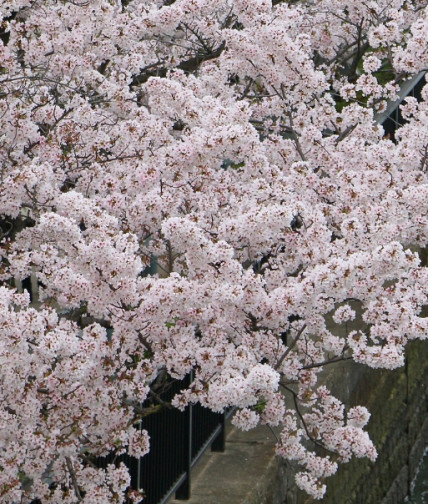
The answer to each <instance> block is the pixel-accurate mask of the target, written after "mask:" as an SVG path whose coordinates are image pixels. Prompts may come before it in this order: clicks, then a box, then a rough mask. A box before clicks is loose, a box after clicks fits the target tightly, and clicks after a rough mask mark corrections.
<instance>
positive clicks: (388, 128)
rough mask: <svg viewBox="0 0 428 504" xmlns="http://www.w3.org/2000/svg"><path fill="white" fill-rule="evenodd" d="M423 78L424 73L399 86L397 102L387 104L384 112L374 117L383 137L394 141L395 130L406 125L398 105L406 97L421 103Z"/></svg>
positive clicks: (424, 82)
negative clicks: (380, 127)
mask: <svg viewBox="0 0 428 504" xmlns="http://www.w3.org/2000/svg"><path fill="white" fill-rule="evenodd" d="M424 77H425V72H420V73H419V74H417V75H415V76H414V77H413V78H411V79H409V80H408V81H406V82H404V84H403V85H402V86H401V89H400V92H399V97H398V98H397V100H395V101H394V102H391V103H389V104H388V106H387V108H386V110H385V111H384V112H383V113H382V114H379V115H378V116H377V117H376V120H377V122H378V123H379V124H382V126H383V129H384V131H385V135H387V136H388V137H389V138H390V139H391V140H392V141H395V132H396V131H397V129H398V128H399V127H400V126H402V125H403V124H405V123H406V121H405V119H404V118H403V116H402V114H401V110H400V105H401V104H402V103H403V100H404V99H405V98H407V97H408V96H412V97H413V98H416V99H417V100H418V101H421V91H422V88H423V87H424V85H425V84H426V81H425V78H424Z"/></svg>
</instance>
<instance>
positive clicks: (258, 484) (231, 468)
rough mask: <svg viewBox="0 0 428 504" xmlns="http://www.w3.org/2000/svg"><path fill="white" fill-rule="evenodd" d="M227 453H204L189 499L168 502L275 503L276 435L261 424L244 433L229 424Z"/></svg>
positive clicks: (276, 485) (218, 503) (178, 503)
mask: <svg viewBox="0 0 428 504" xmlns="http://www.w3.org/2000/svg"><path fill="white" fill-rule="evenodd" d="M227 432H228V434H227V438H226V450H225V452H224V453H218V452H211V451H210V450H209V449H208V450H207V451H206V452H205V453H204V455H203V456H202V457H201V459H200V460H199V461H198V463H197V464H196V465H195V467H194V468H193V471H192V476H191V477H192V485H191V489H192V495H191V498H190V500H187V501H183V500H175V499H174V500H170V501H169V502H168V504H273V503H274V502H275V501H276V499H275V497H274V495H273V493H274V491H275V490H276V488H275V487H278V484H277V480H278V473H279V464H278V459H277V458H276V457H275V451H274V446H275V442H276V441H275V437H274V435H273V433H272V432H271V431H270V430H269V429H268V428H267V427H266V426H260V427H258V428H257V429H254V430H252V431H249V432H242V431H240V430H238V429H236V428H234V427H233V426H232V425H231V424H230V423H228V425H227Z"/></svg>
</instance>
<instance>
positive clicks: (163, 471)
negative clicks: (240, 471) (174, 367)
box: [96, 377, 228, 504]
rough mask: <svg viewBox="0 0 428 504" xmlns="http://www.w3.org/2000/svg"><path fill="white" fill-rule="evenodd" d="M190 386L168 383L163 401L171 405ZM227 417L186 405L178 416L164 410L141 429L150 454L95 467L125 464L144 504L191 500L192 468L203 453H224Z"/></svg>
mask: <svg viewBox="0 0 428 504" xmlns="http://www.w3.org/2000/svg"><path fill="white" fill-rule="evenodd" d="M188 384H189V377H187V378H185V379H184V380H182V381H174V382H171V384H170V386H169V388H168V390H167V391H166V392H164V393H163V394H161V398H162V401H165V402H168V401H170V400H171V399H172V398H173V397H174V395H175V394H177V393H178V392H180V390H182V389H183V388H185V387H187V386H188ZM227 416H228V414H227V413H224V414H220V413H213V412H212V411H210V410H209V409H207V408H204V407H202V406H201V405H200V404H195V405H189V406H187V408H186V409H185V411H183V412H181V411H179V410H177V409H175V408H171V409H169V408H166V409H163V410H162V411H160V412H158V413H154V414H152V415H148V416H147V417H145V418H143V420H142V421H141V427H142V428H143V429H146V430H147V431H148V433H149V435H150V452H149V453H148V454H147V455H145V456H144V457H142V458H141V459H139V460H138V459H135V458H133V457H130V456H128V455H126V454H125V455H121V456H120V457H117V458H116V459H115V460H114V457H113V456H107V457H100V458H98V459H97V461H96V464H97V466H98V467H104V468H105V467H107V465H108V464H110V463H112V462H113V460H114V461H115V463H117V464H118V463H120V462H124V463H125V465H126V466H127V467H128V469H129V472H130V475H131V487H132V488H134V489H137V490H140V489H142V490H143V491H144V494H145V498H144V504H164V503H165V502H166V501H167V500H168V499H169V498H170V497H171V496H172V495H173V494H174V493H175V494H176V495H175V496H176V498H177V499H188V498H189V497H190V482H191V468H192V467H193V466H194V465H195V464H196V462H197V461H198V459H199V458H200V456H201V455H202V454H203V453H204V451H205V450H206V449H207V448H208V447H209V446H211V449H212V450H213V451H224V447H225V420H226V417H227Z"/></svg>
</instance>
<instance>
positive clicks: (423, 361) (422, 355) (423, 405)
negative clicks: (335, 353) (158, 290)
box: [275, 341, 428, 504]
mask: <svg viewBox="0 0 428 504" xmlns="http://www.w3.org/2000/svg"><path fill="white" fill-rule="evenodd" d="M334 371H335V372H334V373H332V376H335V377H337V376H340V377H341V379H340V380H337V381H336V382H335V383H334V384H332V385H333V386H332V387H331V388H332V390H333V392H334V393H335V394H337V396H338V397H339V398H340V399H342V400H344V402H345V404H347V405H350V406H352V405H356V404H361V405H364V406H367V408H368V409H369V410H370V412H371V413H372V417H371V419H370V423H369V426H368V431H369V433H370V437H371V439H372V440H373V442H374V443H375V445H376V448H377V450H378V453H379V456H378V459H377V461H376V462H375V463H372V462H370V461H368V460H366V459H355V460H352V461H351V462H350V463H349V464H346V465H343V466H340V467H339V471H338V473H337V474H336V475H335V476H334V477H332V478H329V480H328V490H327V494H326V496H325V498H324V499H323V500H322V502H323V503H325V504H402V503H403V501H404V499H405V497H406V495H408V493H409V489H410V482H411V481H412V480H413V478H414V476H415V473H416V468H417V466H418V464H419V462H420V460H421V458H422V455H423V452H424V449H425V447H426V446H427V444H428V343H427V342H421V341H417V342H412V343H411V344H409V345H408V349H407V360H406V365H405V367H404V368H401V369H397V370H395V371H385V370H373V369H369V368H367V367H363V366H359V365H357V364H354V363H343V364H341V366H340V367H339V368H338V369H335V370H334ZM329 385H331V384H330V383H329ZM291 472H292V468H287V466H286V465H284V464H282V465H280V467H279V468H278V494H280V493H282V498H281V499H280V496H279V495H278V496H277V498H275V503H276V502H281V504H314V503H315V502H319V501H314V500H312V499H310V498H309V497H308V496H307V495H305V494H303V492H300V491H299V490H297V489H296V488H295V487H294V485H293V484H292V483H291V482H292V478H290V474H291ZM281 479H282V480H283V481H284V479H285V481H287V482H288V488H287V490H286V491H285V495H284V487H283V482H282V483H280V481H281Z"/></svg>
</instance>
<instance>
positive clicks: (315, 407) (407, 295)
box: [0, 0, 428, 504]
mask: <svg viewBox="0 0 428 504" xmlns="http://www.w3.org/2000/svg"><path fill="white" fill-rule="evenodd" d="M426 5H427V2H426V1H425V0H377V1H376V2H375V1H367V2H364V1H362V0H354V1H351V2H342V1H339V0H306V1H299V2H295V1H281V0H273V1H268V0H175V1H174V0H122V2H121V1H119V0H86V1H85V0H74V1H72V0H43V1H41V0H2V1H1V3H0V15H1V17H2V19H1V33H0V38H1V43H0V160H1V172H0V176H1V181H0V213H1V220H0V228H1V229H0V231H1V244H0V247H1V248H0V257H1V270H0V274H1V282H2V285H1V287H0V330H1V337H0V364H1V365H0V383H1V387H0V397H1V407H0V453H1V455H0V498H1V501H2V502H7V503H18V502H20V503H28V502H30V501H31V500H32V499H34V498H38V499H40V501H41V502H42V503H43V504H44V503H58V502H63V503H66V504H67V503H70V504H71V503H78V502H81V503H84V504H90V503H100V502H111V503H123V502H125V500H126V499H128V500H129V501H134V502H139V501H140V500H141V498H142V497H141V494H140V493H139V492H137V491H134V490H132V489H130V488H129V481H130V480H129V475H128V473H127V469H126V467H124V466H123V465H119V466H118V467H116V466H115V465H113V464H112V465H109V466H108V467H107V469H100V468H97V467H96V465H94V463H93V462H94V459H95V458H96V457H98V456H103V455H106V454H108V453H112V452H113V453H116V454H121V453H124V452H125V451H126V452H127V453H129V454H130V455H131V456H135V457H140V456H143V455H144V454H145V453H147V452H148V450H149V438H148V435H147V433H146V432H145V431H144V430H143V431H140V430H139V429H138V428H136V427H135V426H136V424H137V423H138V421H139V420H141V419H142V418H143V417H144V416H146V415H147V414H150V413H151V412H152V409H153V407H150V406H146V405H147V404H148V403H147V401H146V402H145V400H146V399H147V398H149V397H150V398H151V399H152V400H153V401H154V402H156V400H160V399H159V394H158V393H157V392H156V391H159V390H161V389H162V384H163V383H164V382H165V380H177V379H181V378H183V377H184V376H185V375H187V374H188V373H190V372H191V371H192V372H193V376H194V380H193V381H192V383H191V384H190V386H189V387H188V388H187V389H185V390H182V391H181V393H180V394H178V395H177V396H176V397H175V398H174V400H173V405H174V406H175V407H177V408H180V409H184V408H185V407H186V405H187V404H189V403H200V404H201V405H203V406H206V407H208V408H210V409H211V410H213V411H216V412H221V411H223V410H224V409H225V408H228V407H235V408H237V411H236V414H235V416H234V420H233V421H234V423H235V424H236V425H237V426H239V427H241V428H243V429H250V428H252V427H254V426H256V425H257V424H259V423H262V424H267V425H270V426H279V425H281V426H282V433H281V436H280V439H279V442H278V445H277V453H278V454H279V455H281V456H283V457H285V458H286V459H289V460H294V461H296V462H297V463H298V464H299V466H300V467H301V472H299V473H298V474H297V476H296V481H297V484H298V485H299V487H301V488H302V489H304V490H306V491H307V492H308V493H309V494H311V495H312V496H314V497H315V498H322V496H323V495H324V492H325V489H326V487H325V484H324V480H325V478H326V477H328V476H330V475H332V474H333V473H335V472H336V470H337V467H338V463H341V462H342V463H343V462H347V461H349V460H350V458H351V457H354V456H356V457H368V458H369V459H371V460H375V458H376V449H375V447H374V445H373V443H372V442H371V440H370V438H369V436H368V434H367V432H366V431H365V430H364V427H365V425H366V424H367V422H368V419H369V416H370V414H369V412H368V411H367V409H366V408H364V407H362V406H358V405H354V406H352V407H350V408H349V409H347V408H345V405H344V404H343V403H342V402H341V401H340V400H339V399H338V398H336V397H334V396H333V395H332V393H331V392H330V391H329V389H328V388H327V386H325V385H320V383H319V382H318V377H319V376H320V374H323V375H324V374H327V373H328V371H329V370H331V371H332V374H331V376H330V378H329V380H332V381H334V380H335V379H340V377H335V376H334V366H331V364H332V363H335V362H338V361H341V360H345V359H353V360H354V361H356V362H358V363H362V364H366V365H368V366H370V367H374V368H378V367H381V368H386V369H394V368H396V367H398V366H401V365H402V364H403V362H404V353H405V347H406V344H407V343H408V342H409V341H411V340H414V339H424V338H426V334H427V330H428V319H427V318H425V317H423V316H422V315H423V314H422V309H423V307H424V305H427V304H428V300H427V296H428V293H427V285H428V270H427V267H426V264H423V262H421V259H420V254H419V252H420V251H421V250H422V249H423V248H424V247H426V246H427V243H428V213H427V210H428V209H427V201H428V178H427V159H428V157H427V155H428V87H427V86H425V87H424V89H423V90H422V99H421V101H420V102H418V101H417V100H415V99H414V98H408V99H407V100H406V101H405V103H404V104H403V106H402V113H403V116H404V117H405V119H406V121H407V122H406V124H405V125H404V126H403V127H402V128H401V129H399V130H398V131H397V133H396V135H395V142H393V141H392V140H391V139H390V138H388V136H387V135H385V132H384V130H383V128H382V126H381V125H380V124H378V122H377V121H376V117H377V115H378V114H380V113H381V112H382V111H384V110H385V107H386V104H387V103H388V101H391V100H394V99H396V98H397V92H398V90H399V86H400V84H402V83H403V82H405V81H406V80H407V79H409V78H410V77H411V76H413V75H415V74H416V73H418V72H420V71H423V70H426V69H427V68H428V50H427V48H428V11H427V7H426ZM150 266H152V267H150ZM153 266H155V268H154V267H153ZM154 271H155V272H154ZM28 277H30V278H32V279H33V284H34V283H35V281H37V282H38V284H39V288H38V293H37V295H36V293H35V292H33V297H32V299H30V292H29V290H28V289H25V288H23V287H22V285H23V283H22V282H23V281H24V279H26V278H28ZM24 287H25V282H24ZM327 320H330V322H329V323H327ZM352 328H353V329H352ZM351 329H352V330H351ZM323 383H328V380H327V381H325V380H323ZM317 447H318V448H319V449H318V448H317ZM315 448H317V450H318V451H316V450H315Z"/></svg>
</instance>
